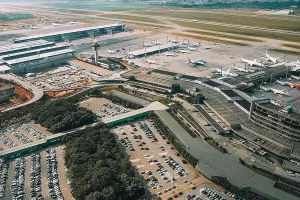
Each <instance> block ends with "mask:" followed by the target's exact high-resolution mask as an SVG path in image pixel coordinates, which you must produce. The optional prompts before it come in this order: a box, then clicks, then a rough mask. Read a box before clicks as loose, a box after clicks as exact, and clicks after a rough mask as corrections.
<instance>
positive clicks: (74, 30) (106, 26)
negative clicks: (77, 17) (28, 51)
mask: <svg viewBox="0 0 300 200" xmlns="http://www.w3.org/2000/svg"><path fill="white" fill-rule="evenodd" d="M120 25H122V24H108V25H103V26H93V27H87V28H80V29H73V30H67V31H59V32H54V33H48V34H41V35H33V36H27V37H20V38H15V39H14V42H20V41H26V40H31V39H38V38H43V37H49V36H54V35H63V34H70V33H76V32H80V31H91V30H96V29H101V28H110V27H114V26H120Z"/></svg>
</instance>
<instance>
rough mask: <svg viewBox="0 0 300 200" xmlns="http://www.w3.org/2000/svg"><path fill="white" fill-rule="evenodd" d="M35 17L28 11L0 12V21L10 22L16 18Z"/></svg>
mask: <svg viewBox="0 0 300 200" xmlns="http://www.w3.org/2000/svg"><path fill="white" fill-rule="evenodd" d="M31 18H34V16H33V15H31V14H26V13H7V14H6V13H0V22H10V21H16V20H25V19H31Z"/></svg>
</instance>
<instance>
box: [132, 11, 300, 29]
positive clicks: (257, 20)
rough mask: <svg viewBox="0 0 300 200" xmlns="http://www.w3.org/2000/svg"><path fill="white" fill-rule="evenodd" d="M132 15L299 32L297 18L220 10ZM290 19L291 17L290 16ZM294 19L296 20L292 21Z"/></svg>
mask: <svg viewBox="0 0 300 200" xmlns="http://www.w3.org/2000/svg"><path fill="white" fill-rule="evenodd" d="M134 13H137V14H143V15H153V16H165V17H176V18H181V19H191V20H192V19H198V20H204V21H212V22H221V23H227V24H236V25H246V26H256V27H262V28H270V29H280V30H287V31H300V26H299V23H300V20H297V18H291V19H292V20H286V19H280V18H279V17H278V18H276V19H272V18H270V17H269V16H268V17H264V15H253V14H250V13H249V15H248V16H247V15H245V14H239V13H232V12H230V13H226V12H225V11H222V10H215V11H213V10H212V11H209V12H207V10H200V9H199V10H198V11H190V12H182V11H173V12H170V11H169V10H161V9H158V10H151V12H145V11H136V12H134ZM291 17H292V16H291ZM294 19H296V20H294Z"/></svg>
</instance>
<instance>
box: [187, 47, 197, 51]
mask: <svg viewBox="0 0 300 200" xmlns="http://www.w3.org/2000/svg"><path fill="white" fill-rule="evenodd" d="M189 50H190V51H197V48H194V47H190V48H189Z"/></svg>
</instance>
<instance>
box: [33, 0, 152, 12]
mask: <svg viewBox="0 0 300 200" xmlns="http://www.w3.org/2000/svg"><path fill="white" fill-rule="evenodd" d="M37 5H42V6H47V7H51V8H56V9H85V10H99V11H133V10H148V9H153V8H156V7H157V6H154V5H150V4H145V3H142V2H133V3H118V2H116V3H112V2H95V1H94V2H93V1H79V2H74V1H72V2H69V1H66V2H43V3H37Z"/></svg>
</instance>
